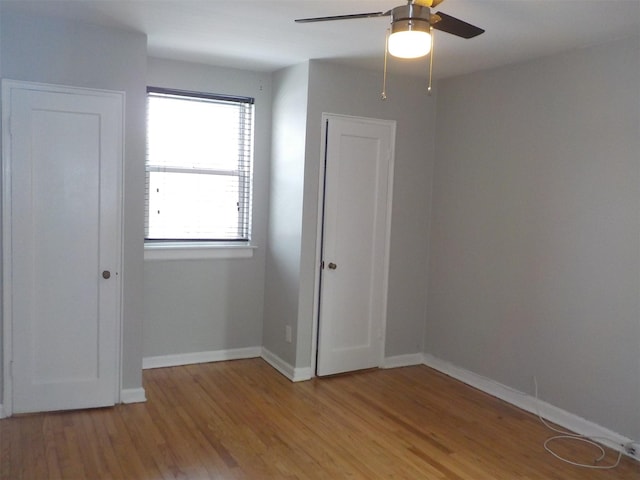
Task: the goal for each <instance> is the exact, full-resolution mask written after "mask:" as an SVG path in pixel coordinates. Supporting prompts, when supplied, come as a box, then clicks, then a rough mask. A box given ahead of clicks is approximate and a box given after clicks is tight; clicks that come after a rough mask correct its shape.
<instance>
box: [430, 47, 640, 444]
mask: <svg viewBox="0 0 640 480" xmlns="http://www.w3.org/2000/svg"><path fill="white" fill-rule="evenodd" d="M436 132H437V135H436V138H437V141H436V164H435V173H434V191H433V215H432V223H431V251H430V265H429V290H428V314H427V318H426V335H425V351H426V352H427V353H430V354H432V355H435V356H436V357H439V358H441V359H443V360H447V361H449V362H451V363H453V364H455V365H458V366H460V367H463V368H465V369H467V370H470V371H472V372H475V373H478V374H480V375H483V376H485V377H489V378H491V379H494V380H496V381H498V382H500V383H503V384H505V385H508V386H511V387H514V388H516V389H518V390H521V391H524V392H528V393H530V394H532V393H533V390H532V388H533V387H532V376H533V375H535V376H536V377H537V380H538V383H539V386H540V396H541V398H542V399H543V400H545V401H547V402H549V403H551V404H553V405H555V406H557V407H560V408H562V409H564V410H567V411H569V412H572V413H574V414H577V415H579V416H582V417H584V418H586V419H587V420H590V421H593V422H595V423H597V424H599V425H602V426H605V427H607V428H609V429H611V430H613V431H615V432H618V433H621V434H623V435H626V436H628V437H629V438H640V414H639V411H640V410H639V406H640V302H639V294H640V209H639V207H640V157H639V155H640V41H639V39H638V38H637V37H635V38H630V39H627V40H623V41H618V42H614V43H610V44H605V45H602V46H596V47H592V48H588V49H584V50H579V51H574V52H569V53H566V54H563V55H558V56H554V57H550V58H545V59H541V60H537V61H533V62H530V63H526V64H521V65H514V66H508V67H504V68H500V69H496V70H492V71H487V72H481V73H476V74H472V75H468V76H464V77H460V78H452V79H448V80H446V81H442V82H441V83H440V84H439V86H438V106H437V129H436Z"/></svg>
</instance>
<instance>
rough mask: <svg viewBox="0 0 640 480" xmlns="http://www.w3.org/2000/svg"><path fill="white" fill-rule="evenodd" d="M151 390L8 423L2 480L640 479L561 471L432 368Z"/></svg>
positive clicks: (210, 367)
mask: <svg viewBox="0 0 640 480" xmlns="http://www.w3.org/2000/svg"><path fill="white" fill-rule="evenodd" d="M144 386H145V389H146V392H147V397H148V401H147V403H144V404H135V405H119V406H117V407H115V408H106V409H96V410H86V411H77V412H62V413H47V414H35V415H27V416H20V417H14V418H9V419H4V420H0V454H1V455H2V456H1V459H0V460H1V463H0V478H2V479H28V480H37V479H45V478H63V479H98V478H114V479H172V478H196V479H200V478H202V479H205V478H218V479H240V478H243V479H347V478H348V479H378V478H396V479H403V478H406V479H472V480H481V479H508V480H515V479H580V480H585V479H634V480H638V479H640V464H639V463H637V462H635V461H633V460H631V459H628V458H625V459H623V461H622V463H621V465H620V466H619V467H618V468H617V469H615V470H609V471H593V470H585V469H581V468H577V467H573V466H570V465H567V464H564V463H562V462H560V461H559V460H556V459H555V458H553V457H552V456H551V455H550V454H548V453H546V452H545V451H544V450H543V447H542V443H543V441H544V440H545V439H546V438H547V437H548V436H549V435H550V433H549V432H548V431H547V430H546V429H545V428H544V427H543V426H541V425H540V424H539V421H538V420H537V419H536V418H535V417H534V416H533V415H530V414H527V413H524V412H522V411H520V410H518V409H516V408H514V407H511V406H509V405H507V404H505V403H503V402H501V401H499V400H497V399H495V398H492V397H490V396H488V395H485V394H483V393H481V392H478V391H476V390H474V389H472V388H470V387H467V386H465V385H463V384H461V383H459V382H457V381H455V380H452V379H450V378H448V377H446V376H444V375H441V374H439V373H437V372H435V371H433V370H431V369H429V368H427V367H425V366H416V367H407V368H398V369H392V370H375V371H368V372H362V373H357V374H351V375H345V376H338V377H333V378H328V379H322V380H318V379H315V380H312V381H309V382H303V383H297V384H293V383H290V382H289V381H288V380H287V379H285V378H284V377H282V376H281V375H280V374H279V373H277V372H276V371H275V370H273V369H272V368H271V367H270V366H268V365H267V364H266V363H264V361H262V360H260V359H252V360H238V361H234V362H223V363H211V364H202V365H193V366H186V367H175V368H165V369H157V370H147V371H145V372H144ZM564 453H566V454H570V455H572V456H573V458H575V459H576V460H578V461H583V462H589V461H590V460H591V459H593V457H594V452H593V451H591V450H590V448H589V447H583V446H570V447H567V448H565V449H564ZM615 458H616V455H615V454H614V453H613V452H609V454H608V456H607V459H606V461H605V462H603V463H606V462H612V461H614V460H615Z"/></svg>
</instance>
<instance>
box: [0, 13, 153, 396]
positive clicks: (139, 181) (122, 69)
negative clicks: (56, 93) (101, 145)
mask: <svg viewBox="0 0 640 480" xmlns="http://www.w3.org/2000/svg"><path fill="white" fill-rule="evenodd" d="M0 39H1V40H0V44H1V45H2V52H1V58H2V66H1V68H2V76H3V78H9V79H13V80H24V81H32V82H43V83H52V84H61V85H71V86H78V87H88V88H101V89H108V90H119V91H124V92H126V111H125V117H126V118H125V127H126V131H125V164H124V220H123V221H124V230H123V234H124V243H123V255H124V262H123V272H122V281H123V291H124V295H123V304H122V308H123V316H124V319H123V352H122V362H123V364H122V371H123V378H122V383H123V387H124V388H139V387H141V386H142V375H141V366H142V276H143V268H142V266H143V265H142V258H143V257H142V255H143V250H142V247H143V242H142V240H143V236H144V233H143V218H144V217H143V198H144V156H145V136H146V134H145V86H146V84H145V76H146V46H147V44H146V36H144V35H142V34H138V33H131V32H125V31H117V30H110V29H106V28H101V27H97V26H91V25H84V24H79V23H73V22H68V21H65V20H56V19H49V18H39V17H36V16H22V15H16V14H13V13H11V12H9V11H3V12H2V23H1V25H0ZM0 360H1V359H0Z"/></svg>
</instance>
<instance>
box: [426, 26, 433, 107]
mask: <svg viewBox="0 0 640 480" xmlns="http://www.w3.org/2000/svg"><path fill="white" fill-rule="evenodd" d="M429 33H431V53H430V54H429V86H428V87H427V94H428V95H431V78H432V77H433V50H434V41H433V37H434V35H433V27H429Z"/></svg>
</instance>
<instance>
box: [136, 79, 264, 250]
mask: <svg viewBox="0 0 640 480" xmlns="http://www.w3.org/2000/svg"><path fill="white" fill-rule="evenodd" d="M147 100H148V111H147V142H148V143H147V161H146V182H147V185H146V187H147V188H146V195H145V239H146V241H147V242H153V243H162V242H185V241H187V242H188V241H192V242H225V243H227V242H245V243H246V242H248V241H249V239H250V234H251V231H250V230H251V172H252V166H251V163H252V157H253V146H252V144H253V103H254V102H253V99H252V98H243V97H228V96H223V95H208V94H200V93H191V92H182V91H176V90H165V89H158V88H149V89H148V94H147Z"/></svg>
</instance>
